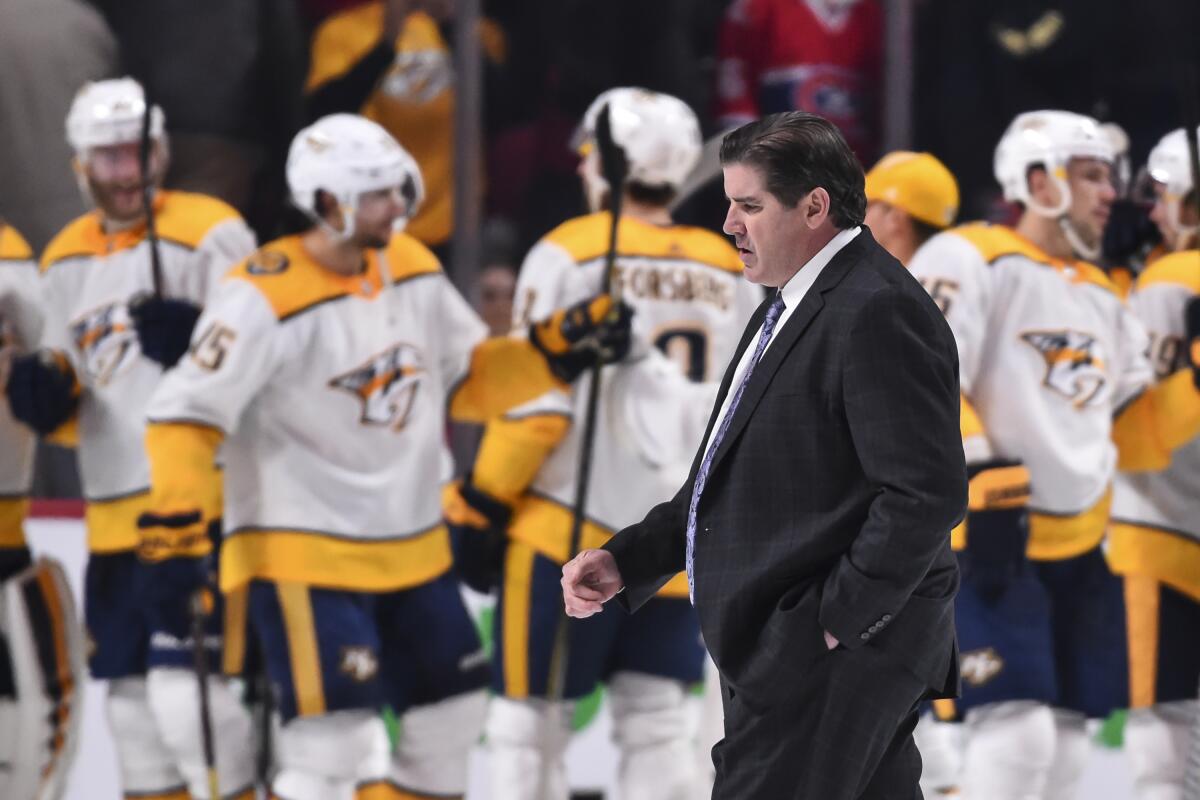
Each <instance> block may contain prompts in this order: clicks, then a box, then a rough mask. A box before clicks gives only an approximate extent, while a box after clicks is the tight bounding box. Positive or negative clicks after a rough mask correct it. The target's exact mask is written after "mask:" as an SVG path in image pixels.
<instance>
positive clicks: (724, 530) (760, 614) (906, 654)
mask: <svg viewBox="0 0 1200 800" xmlns="http://www.w3.org/2000/svg"><path fill="white" fill-rule="evenodd" d="M768 303H769V301H767V302H764V304H763V305H762V306H761V307H760V308H759V309H758V311H757V313H756V314H755V315H754V316H753V317H752V318H751V320H750V322H749V323H748V325H747V328H746V332H745V334H744V335H743V336H742V341H741V344H740V345H739V346H738V351H737V354H736V355H735V356H734V357H733V360H732V362H731V363H730V365H729V367H728V368H727V370H726V372H725V379H724V382H723V383H722V385H721V390H720V393H719V394H718V397H717V402H716V405H715V407H714V409H713V413H712V416H711V418H710V420H709V424H708V429H709V431H710V432H711V431H712V429H713V426H714V425H715V424H716V422H717V419H716V418H717V415H718V413H719V412H720V409H721V404H722V402H723V400H724V397H725V395H726V394H727V393H728V392H729V391H730V383H731V381H732V375H733V372H734V370H735V369H736V365H737V363H738V361H739V360H740V358H741V355H742V353H743V352H744V351H745V349H746V348H747V347H753V346H754V341H755V339H756V338H757V332H758V329H759V326H760V325H761V324H762V321H763V318H764V316H765V315H766V309H767V305H768ZM958 416H959V388H958V355H957V350H956V348H955V344H954V338H953V335H952V333H951V332H950V328H949V327H948V326H947V325H946V322H945V320H944V318H943V316H942V314H941V312H940V311H939V310H938V308H937V306H935V305H934V303H933V301H932V300H931V299H930V298H929V296H928V295H927V294H926V292H925V291H924V290H923V289H922V288H921V286H920V284H918V283H917V281H916V280H915V279H914V278H913V277H912V276H911V275H909V273H908V271H907V270H906V269H905V268H904V267H903V266H902V265H901V264H900V263H899V262H898V261H896V259H894V258H893V257H892V256H890V255H889V254H888V253H887V252H886V251H885V250H884V249H883V248H882V247H880V246H879V245H878V244H877V243H876V242H875V240H874V238H873V237H872V236H871V233H870V231H869V230H867V229H866V228H865V227H864V228H863V230H862V231H861V232H860V233H859V235H858V236H857V237H855V238H854V240H852V241H851V242H850V243H849V244H848V245H846V246H845V247H844V248H843V249H842V250H841V251H840V252H838V253H837V254H836V255H835V256H834V258H833V260H832V261H830V263H829V264H827V265H826V267H825V269H824V271H823V272H822V273H821V275H820V276H819V277H818V279H817V281H816V283H815V284H814V285H813V287H812V288H811V289H810V290H809V292H808V294H807V295H805V297H804V299H803V300H802V301H801V303H800V305H799V307H798V308H797V309H796V310H795V311H794V312H793V313H792V315H791V316H790V317H789V318H788V320H787V321H786V323H785V324H784V325H783V327H782V328H781V329H780V330H778V331H776V332H775V337H774V340H773V341H772V343H771V345H770V347H769V348H768V350H767V351H766V353H765V354H764V356H763V357H762V360H761V361H760V362H759V364H758V365H757V367H756V368H755V370H754V373H753V376H752V377H751V380H750V383H749V384H748V385H747V387H746V390H745V393H744V394H743V396H742V400H741V403H740V404H739V406H738V409H737V412H736V414H735V415H734V418H733V421H732V423H731V425H730V428H729V431H728V432H727V434H726V436H725V438H724V440H723V441H722V442H721V445H720V448H719V449H718V451H717V453H716V455H715V459H714V461H713V464H712V467H711V468H710V471H709V476H708V483H707V485H706V488H705V490H704V494H703V496H702V497H701V500H700V505H699V509H698V511H697V534H696V555H695V585H696V588H695V603H696V610H697V612H698V614H699V617H700V625H701V629H702V631H703V634H704V641H705V644H706V645H707V646H708V649H709V652H710V653H711V654H712V656H713V660H714V661H715V662H716V665H717V667H718V669H719V670H720V672H721V675H722V676H723V678H724V679H725V680H726V681H727V682H728V683H729V685H730V686H732V687H733V688H734V689H735V690H736V691H738V692H744V693H745V694H746V695H747V697H752V698H756V699H757V700H758V701H759V702H760V703H764V704H765V703H769V702H770V701H771V699H772V697H778V696H779V695H778V694H777V693H778V692H781V691H783V692H786V686H787V685H788V684H789V683H790V682H794V681H795V679H796V678H797V676H800V675H802V674H803V673H804V671H805V670H806V669H807V668H808V667H810V666H811V665H812V664H813V662H814V661H815V660H816V659H817V658H819V657H820V656H821V655H823V654H824V653H825V652H826V645H825V642H824V637H823V631H824V630H828V631H829V632H830V633H832V634H833V635H834V636H835V637H837V639H838V640H839V641H840V642H841V643H842V645H843V646H844V647H847V648H850V649H854V648H858V647H874V648H879V650H880V651H882V652H884V653H886V654H887V655H888V656H889V657H890V658H893V659H895V661H896V662H897V663H898V664H900V665H903V666H904V667H907V669H908V670H909V671H910V672H911V673H912V674H914V675H915V676H916V677H917V678H919V679H921V680H923V681H925V684H926V685H927V686H928V687H929V689H930V690H931V695H932V696H935V697H936V696H954V695H955V694H956V693H957V689H958V667H957V647H956V642H955V635H954V607H953V598H954V594H955V591H956V590H957V588H958V571H957V567H956V564H955V559H954V556H953V554H952V553H951V550H950V535H949V534H950V529H951V528H952V527H953V526H954V525H956V524H957V523H958V522H959V520H961V519H962V516H963V514H964V513H965V510H966V502H967V478H966V467H965V464H964V460H963V448H962V439H961V435H960V433H959V424H958ZM705 440H707V434H706V436H705ZM702 451H703V445H702V447H701V452H698V453H697V455H696V459H695V462H694V463H693V465H692V472H691V476H690V477H689V479H688V481H687V483H686V484H684V486H683V487H682V488H681V489H680V490H679V493H678V494H677V495H676V496H675V497H674V499H672V500H670V501H668V502H666V503H663V504H661V505H658V506H656V507H655V508H654V509H653V510H651V511H650V513H649V514H648V515H647V516H646V518H645V519H644V520H643V521H642V522H640V523H638V524H637V525H633V526H631V527H629V528H626V529H624V530H622V531H621V532H619V533H618V534H617V535H616V536H615V537H614V538H613V539H612V540H611V541H610V542H609V543H608V544H607V545H606V549H607V550H609V551H610V552H612V553H613V554H614V556H615V557H616V561H617V566H618V568H619V569H620V571H621V576H622V578H623V579H624V582H625V589H624V590H623V592H622V593H621V594H619V595H618V599H619V601H620V602H621V604H622V605H624V606H625V607H626V608H627V609H629V610H631V611H632V610H636V609H637V608H638V607H639V606H641V605H642V604H643V603H645V602H646V600H648V599H649V598H650V597H652V596H653V595H654V593H655V592H656V591H657V590H658V589H659V588H660V587H661V586H662V585H663V584H664V583H665V582H666V581H667V580H668V579H669V578H670V577H671V576H673V575H675V574H676V573H678V572H679V571H680V570H682V569H683V568H684V550H685V541H686V536H685V530H686V525H687V513H688V503H689V501H690V498H691V493H692V482H693V481H694V480H695V475H696V470H697V468H698V467H699V464H700V460H701V457H702V455H703V452H702Z"/></svg>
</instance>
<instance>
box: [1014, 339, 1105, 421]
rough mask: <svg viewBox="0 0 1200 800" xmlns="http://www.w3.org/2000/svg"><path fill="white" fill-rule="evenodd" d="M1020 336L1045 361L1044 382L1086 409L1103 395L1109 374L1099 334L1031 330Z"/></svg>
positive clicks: (1079, 406) (1078, 406) (1077, 406)
mask: <svg viewBox="0 0 1200 800" xmlns="http://www.w3.org/2000/svg"><path fill="white" fill-rule="evenodd" d="M1021 338H1022V339H1023V340H1024V341H1025V342H1027V343H1028V344H1030V345H1033V347H1035V348H1036V349H1037V351H1038V352H1039V353H1041V355H1042V358H1043V359H1044V360H1045V362H1046V378H1045V380H1044V384H1045V385H1046V386H1048V387H1049V388H1051V389H1053V390H1054V391H1056V392H1058V393H1059V394H1061V395H1063V396H1064V397H1066V398H1067V399H1068V400H1070V401H1071V402H1072V403H1073V404H1074V406H1075V407H1076V408H1083V407H1084V406H1087V405H1089V404H1091V403H1093V402H1095V401H1098V400H1100V399H1102V398H1101V395H1102V393H1103V390H1104V387H1105V386H1107V385H1108V377H1107V376H1106V375H1105V372H1104V360H1103V359H1102V358H1101V353H1100V345H1099V343H1097V341H1096V337H1094V336H1092V335H1091V334H1087V333H1080V332H1079V331H1072V330H1061V331H1030V332H1028V333H1023V334H1021Z"/></svg>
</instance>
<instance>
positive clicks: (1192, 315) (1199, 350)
mask: <svg viewBox="0 0 1200 800" xmlns="http://www.w3.org/2000/svg"><path fill="white" fill-rule="evenodd" d="M1184 315H1185V325H1186V327H1185V328H1184V330H1185V335H1186V336H1187V359H1188V363H1189V364H1191V365H1192V380H1193V382H1195V384H1196V388H1197V389H1200V297H1193V298H1192V299H1191V300H1188V302H1187V305H1186V306H1185V307H1184Z"/></svg>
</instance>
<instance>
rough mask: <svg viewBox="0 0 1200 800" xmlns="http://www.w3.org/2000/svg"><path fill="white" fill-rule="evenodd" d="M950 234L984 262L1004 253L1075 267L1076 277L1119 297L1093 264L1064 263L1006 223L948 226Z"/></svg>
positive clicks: (1054, 264)
mask: <svg viewBox="0 0 1200 800" xmlns="http://www.w3.org/2000/svg"><path fill="white" fill-rule="evenodd" d="M950 233H951V234H952V235H955V236H958V237H960V238H962V239H965V240H967V241H968V242H970V243H971V246H972V247H974V248H975V249H976V250H977V251H978V252H979V255H980V256H981V257H982V258H983V260H984V261H985V262H986V263H988V264H994V263H996V262H997V261H998V260H1000V259H1001V258H1004V257H1005V256H1023V257H1024V258H1027V259H1029V260H1030V261H1032V262H1034V263H1035V264H1041V265H1043V266H1047V267H1052V268H1055V269H1061V268H1062V267H1064V266H1070V267H1072V268H1074V269H1075V273H1076V279H1077V280H1080V281H1082V282H1084V283H1090V284H1092V285H1094V286H1098V287H1100V288H1101V289H1104V290H1105V291H1108V292H1111V293H1112V294H1114V295H1116V296H1117V297H1120V296H1121V290H1120V289H1119V288H1117V285H1116V284H1115V283H1113V282H1112V280H1111V279H1110V278H1109V277H1108V274H1107V273H1106V272H1105V271H1104V270H1102V269H1100V268H1099V267H1097V266H1096V265H1095V264H1090V263H1088V262H1086V261H1071V262H1064V261H1063V260H1062V259H1056V258H1053V257H1051V256H1050V255H1048V254H1047V253H1046V252H1045V251H1043V250H1042V249H1041V248H1040V247H1038V246H1037V245H1035V244H1034V243H1033V242H1031V241H1029V240H1028V239H1026V238H1025V237H1023V236H1021V235H1020V234H1019V233H1017V232H1016V231H1015V230H1013V229H1012V228H1010V227H1008V226H1006V225H992V224H989V223H987V222H971V223H967V224H965V225H959V226H958V227H956V228H952V229H951V230H950Z"/></svg>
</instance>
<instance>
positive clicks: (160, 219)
mask: <svg viewBox="0 0 1200 800" xmlns="http://www.w3.org/2000/svg"><path fill="white" fill-rule="evenodd" d="M162 195H163V199H162V202H161V203H158V204H157V208H156V210H155V214H156V216H155V218H154V226H155V230H156V232H157V233H158V237H159V238H160V239H163V240H165V241H171V242H174V243H175V244H180V245H183V246H184V247H188V248H191V249H195V248H197V247H199V246H200V244H201V243H202V242H203V241H204V239H205V237H207V236H208V234H209V232H210V231H212V229H213V228H215V227H216V226H217V225H220V224H221V223H222V222H226V221H229V220H237V221H239V222H241V221H242V216H241V214H239V213H238V212H237V209H235V208H234V207H233V206H231V205H229V204H228V203H226V202H225V201H223V200H218V199H217V198H215V197H211V196H209V195H206V194H196V193H194V192H179V191H173V190H169V191H163V192H162Z"/></svg>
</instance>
